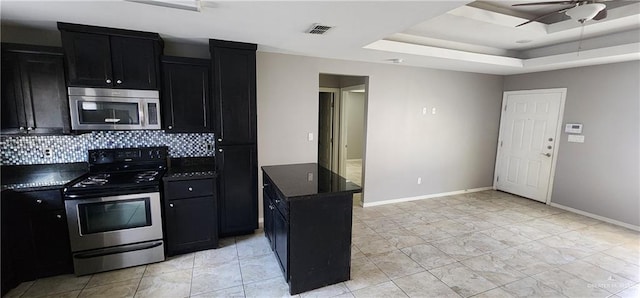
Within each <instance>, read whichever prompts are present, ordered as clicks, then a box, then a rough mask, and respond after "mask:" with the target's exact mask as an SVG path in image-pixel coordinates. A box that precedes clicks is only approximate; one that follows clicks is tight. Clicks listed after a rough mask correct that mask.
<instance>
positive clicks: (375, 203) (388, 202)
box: [362, 186, 493, 207]
mask: <svg viewBox="0 0 640 298" xmlns="http://www.w3.org/2000/svg"><path fill="white" fill-rule="evenodd" d="M491 189H493V186H487V187H480V188H472V189H464V190H456V191H450V192H443V193H436V194H430V195H426V196H417V197H409V198H400V199H393V200H386V201H379V202H371V203H364V204H362V207H373V206H380V205H387V204H395V203H401V202H409V201H417V200H424V199H432V198H439V197H445V196H453V195H459V194H465V193H472V192H479V191H485V190H491Z"/></svg>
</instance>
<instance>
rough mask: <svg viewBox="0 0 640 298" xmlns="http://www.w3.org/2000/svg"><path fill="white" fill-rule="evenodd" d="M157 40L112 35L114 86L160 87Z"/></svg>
mask: <svg viewBox="0 0 640 298" xmlns="http://www.w3.org/2000/svg"><path fill="white" fill-rule="evenodd" d="M155 43H156V42H155V41H153V40H150V39H143V38H133V37H118V36H112V37H111V57H112V60H111V61H112V63H113V64H112V65H113V86H114V87H115V88H124V89H158V88H157V87H158V86H157V83H156V76H157V73H156V71H157V68H158V63H159V62H160V59H159V58H160V56H159V53H157V51H156V49H155Z"/></svg>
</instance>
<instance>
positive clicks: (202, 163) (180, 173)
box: [164, 157, 217, 180]
mask: <svg viewBox="0 0 640 298" xmlns="http://www.w3.org/2000/svg"><path fill="white" fill-rule="evenodd" d="M216 176H217V174H216V164H215V158H214V157H187V158H172V159H171V160H169V167H168V169H167V172H166V173H165V174H164V178H165V179H169V180H181V179H193V178H199V177H201V178H211V177H216Z"/></svg>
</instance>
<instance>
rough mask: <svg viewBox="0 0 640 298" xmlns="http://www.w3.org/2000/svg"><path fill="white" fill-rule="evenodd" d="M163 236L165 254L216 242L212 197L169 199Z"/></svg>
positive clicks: (194, 249) (215, 243) (210, 246)
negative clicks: (165, 233) (165, 241)
mask: <svg viewBox="0 0 640 298" xmlns="http://www.w3.org/2000/svg"><path fill="white" fill-rule="evenodd" d="M167 207H168V208H166V211H165V214H166V231H167V235H166V239H167V251H168V254H169V255H175V254H178V253H185V252H191V251H196V250H199V249H205V248H215V247H217V246H218V237H217V223H216V214H215V213H216V207H215V198H213V197H211V196H207V197H196V198H188V199H180V200H169V201H168V203H167Z"/></svg>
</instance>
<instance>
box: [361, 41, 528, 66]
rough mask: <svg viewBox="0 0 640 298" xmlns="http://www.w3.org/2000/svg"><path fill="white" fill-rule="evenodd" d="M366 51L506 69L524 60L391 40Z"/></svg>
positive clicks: (372, 45) (379, 43) (369, 47)
mask: <svg viewBox="0 0 640 298" xmlns="http://www.w3.org/2000/svg"><path fill="white" fill-rule="evenodd" d="M364 48H365V49H372V50H380V51H387V52H394V53H404V54H412V55H419V56H429V57H436V58H444V59H452V60H463V61H469V62H475V63H482V64H492V65H500V66H506V67H522V60H521V59H517V58H510V57H502V56H494V55H487V54H478V53H471V52H465V51H458V50H451V49H444V48H437V47H431V46H424V45H415V44H410V43H404V42H397V41H391V40H378V41H376V42H373V43H371V44H368V45H366V46H364Z"/></svg>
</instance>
